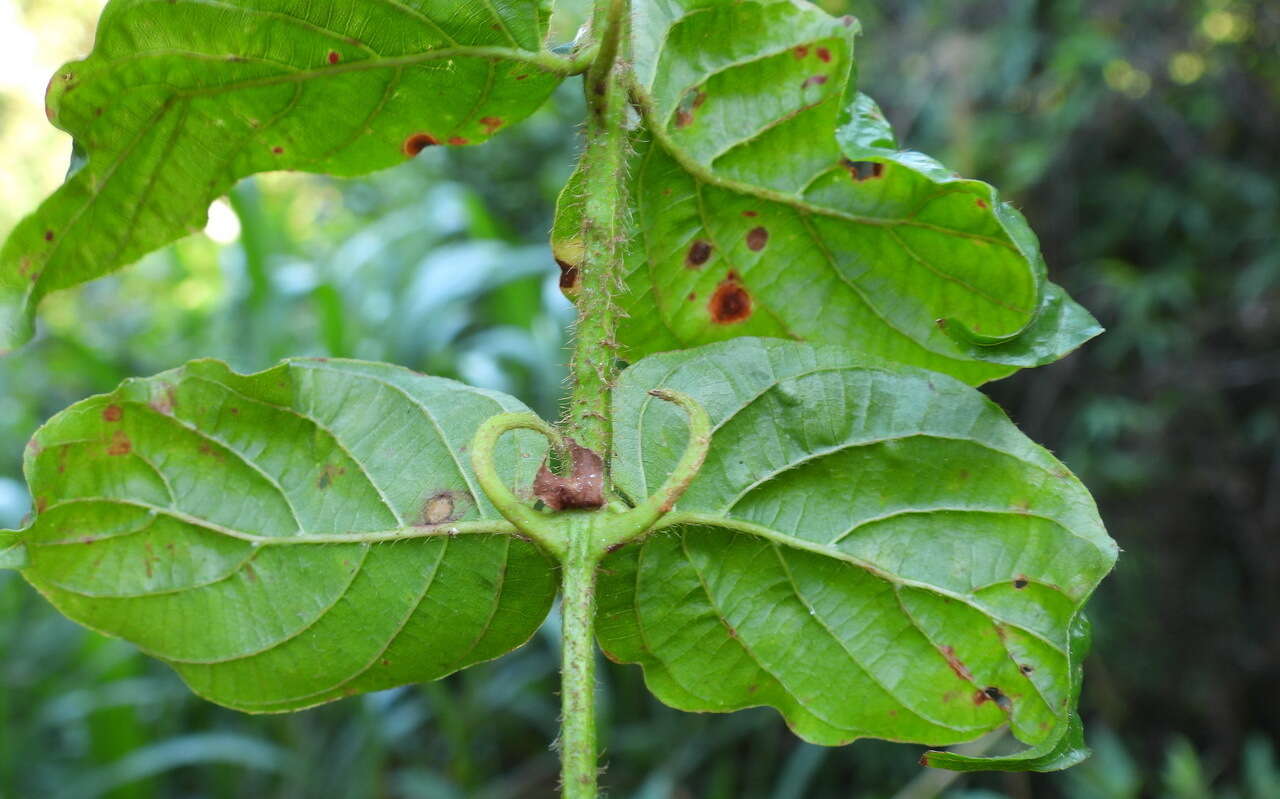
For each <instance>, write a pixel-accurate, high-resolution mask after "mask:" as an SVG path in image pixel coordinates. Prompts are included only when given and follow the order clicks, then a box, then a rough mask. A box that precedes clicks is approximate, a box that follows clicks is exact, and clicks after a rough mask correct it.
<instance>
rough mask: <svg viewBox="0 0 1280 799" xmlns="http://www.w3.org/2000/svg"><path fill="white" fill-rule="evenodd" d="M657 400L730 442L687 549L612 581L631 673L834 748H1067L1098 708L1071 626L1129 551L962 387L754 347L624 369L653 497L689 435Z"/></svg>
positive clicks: (680, 542)
mask: <svg viewBox="0 0 1280 799" xmlns="http://www.w3.org/2000/svg"><path fill="white" fill-rule="evenodd" d="M655 388H664V389H669V390H674V391H679V392H683V393H685V394H687V395H689V396H691V397H693V398H694V399H695V400H697V401H698V402H700V403H701V404H702V405H703V406H704V407H705V408H706V410H707V412H708V414H709V415H710V417H711V420H712V423H713V426H714V431H715V432H714V433H713V436H712V439H711V446H710V452H709V454H708V456H707V460H706V463H705V464H704V465H703V467H702V470H701V472H699V474H698V476H697V477H696V478H695V479H694V481H693V483H692V484H691V485H690V486H689V488H688V490H687V491H686V493H685V494H684V496H683V497H682V498H681V499H680V500H679V502H678V503H677V504H676V507H675V509H674V511H673V513H672V515H671V516H669V517H668V518H667V520H666V522H665V526H668V527H670V528H671V529H670V531H669V532H659V533H655V534H653V535H651V536H649V537H648V538H646V539H644V540H643V541H641V542H640V543H638V544H635V545H631V546H628V547H626V548H624V549H622V550H619V551H618V552H616V553H614V554H613V555H611V556H610V557H609V558H608V559H607V560H606V561H605V562H604V564H603V569H604V577H603V578H602V580H601V585H600V592H599V594H600V615H599V637H600V641H601V644H602V646H603V647H604V649H605V651H606V652H607V653H609V654H610V656H611V657H613V658H615V659H617V660H620V661H623V662H628V663H638V664H640V665H641V666H643V667H644V671H645V677H646V680H647V682H648V684H649V686H650V688H651V689H652V690H653V691H654V693H656V694H657V695H658V697H659V698H661V699H662V700H663V701H664V702H667V703H668V704H670V705H672V706H674V707H677V708H681V709H684V710H693V711H719V712H724V711H731V710H737V709H740V708H745V707H751V706H756V705H768V706H772V707H775V708H777V709H778V710H780V711H781V712H782V714H783V716H784V717H785V718H786V720H787V723H788V724H789V725H791V727H792V728H793V729H794V730H795V731H796V733H797V734H798V735H800V736H801V737H802V738H804V739H806V740H808V741H811V742H814V743H820V744H829V745H833V744H841V743H845V742H848V741H852V740H854V739H856V738H862V737H877V738H886V739H891V740H900V741H913V742H919V743H926V744H931V745H945V744H952V743H958V742H962V741H967V740H972V739H974V738H977V737H978V736H980V735H982V734H983V733H985V732H987V731H989V730H991V729H993V728H996V727H999V726H1001V725H1003V724H1009V725H1010V726H1011V728H1012V730H1013V732H1014V734H1015V735H1016V736H1017V737H1018V738H1019V739H1020V740H1022V741H1023V742H1025V743H1026V744H1027V745H1028V746H1031V747H1041V748H1044V749H1045V750H1046V751H1050V750H1053V751H1056V749H1057V747H1058V745H1059V742H1060V741H1062V740H1063V739H1064V738H1065V737H1066V736H1068V735H1069V734H1070V728H1071V725H1072V723H1073V722H1072V721H1071V718H1072V716H1071V714H1072V712H1073V711H1074V706H1075V698H1076V693H1077V691H1078V683H1076V682H1075V675H1076V674H1077V669H1078V666H1079V660H1080V657H1081V656H1082V649H1081V646H1080V644H1079V643H1078V642H1073V641H1072V637H1071V633H1070V631H1071V629H1072V625H1073V624H1074V623H1075V622H1076V620H1077V619H1078V618H1079V615H1080V612H1081V608H1082V607H1083V605H1084V603H1085V601H1086V600H1087V599H1088V597H1089V595H1090V594H1091V593H1092V592H1093V590H1094V588H1095V587H1096V586H1097V584H1098V582H1099V581H1100V580H1101V579H1102V577H1103V576H1104V575H1106V573H1107V572H1108V571H1109V570H1110V569H1111V567H1112V565H1113V563H1114V561H1115V558H1116V551H1117V550H1116V546H1115V544H1114V542H1112V541H1111V539H1110V538H1109V537H1108V536H1107V534H1106V531H1105V530H1104V529H1103V526H1102V523H1101V521H1100V520H1099V518H1098V515H1097V510H1096V508H1095V506H1094V503H1093V501H1092V499H1091V498H1090V496H1089V494H1088V492H1087V491H1086V490H1085V488H1084V487H1083V486H1082V485H1081V484H1080V482H1079V481H1078V480H1077V479H1076V478H1075V477H1074V476H1072V475H1071V474H1070V472H1068V471H1067V469H1066V468H1065V467H1064V466H1063V465H1062V464H1061V463H1059V462H1058V461H1057V460H1056V459H1054V458H1053V456H1052V455H1050V454H1049V453H1048V452H1046V451H1045V450H1044V449H1042V448H1041V447H1039V446H1037V445H1036V444H1035V443H1033V442H1031V441H1030V440H1028V439H1027V438H1026V437H1025V436H1023V435H1022V434H1021V433H1020V432H1019V431H1018V430H1017V429H1016V428H1015V427H1014V426H1013V424H1012V423H1010V422H1009V420H1008V419H1007V418H1006V417H1005V415H1004V414H1003V413H1002V412H1001V411H1000V409H999V408H998V407H997V406H996V405H995V404H993V403H992V402H990V401H989V400H988V399H986V398H985V397H984V396H983V395H982V394H980V393H979V392H977V391H975V390H974V389H972V388H970V387H968V386H966V385H964V384H963V383H960V382H959V381H956V380H953V379H951V378H948V377H946V376H944V375H939V374H934V373H930V372H926V371H923V370H918V369H914V368H910V367H903V366H896V365H891V364H884V363H882V362H878V361H872V360H868V359H866V358H865V357H862V356H859V355H856V354H853V353H851V352H850V351H848V350H847V349H843V348H837V347H831V346H813V345H808V344H799V343H793V342H786V341H779V340H770V339H752V338H741V339H735V340H733V341H730V342H723V343H719V344H714V345H708V346H705V347H701V348H698V349H694V350H690V351H686V352H680V353H670V354H667V355H659V356H654V357H650V358H646V359H644V360H642V361H640V362H639V363H637V364H635V365H634V366H632V367H631V368H629V369H628V370H627V371H625V372H624V373H623V375H622V377H621V380H620V384H619V386H618V389H617V392H616V394H615V398H614V405H615V414H616V418H615V428H614V429H615V441H614V447H615V457H616V460H615V463H614V471H613V475H614V479H615V481H616V483H617V485H618V487H619V489H620V490H622V491H623V492H624V493H625V494H627V495H628V496H630V497H633V498H634V497H643V496H646V495H648V494H649V493H651V492H652V490H653V487H654V486H656V485H657V484H658V483H659V482H660V481H661V480H662V479H664V477H665V475H666V474H667V473H668V472H670V470H671V469H672V467H673V465H674V463H675V459H676V458H677V457H678V455H679V453H680V452H681V451H682V449H683V448H684V446H685V439H686V437H687V434H686V432H685V430H686V427H685V423H684V420H683V418H682V417H681V415H680V413H679V411H678V410H676V409H674V408H673V407H671V406H670V405H669V403H664V402H660V401H657V400H655V399H654V398H653V397H652V396H651V395H650V394H649V393H648V392H649V391H650V390H651V389H655ZM1040 754H1044V753H1043V752H1042V753H1040ZM930 758H931V762H937V764H938V765H943V766H945V767H957V766H958V765H959V761H956V760H948V759H947V757H946V756H945V755H934V754H931V755H930ZM1037 763H1039V761H1037ZM1030 765H1036V764H1035V763H1033V764H1030ZM984 767H987V768H990V767H992V766H990V765H987V766H984ZM1008 767H1011V768H1016V767H1020V766H1019V765H1018V764H1017V763H1014V764H1013V765H1010V766H1008ZM1022 767H1026V766H1022Z"/></svg>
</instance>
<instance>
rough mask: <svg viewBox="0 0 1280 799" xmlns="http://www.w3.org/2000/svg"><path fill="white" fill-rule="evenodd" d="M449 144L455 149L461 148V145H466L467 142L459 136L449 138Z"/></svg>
mask: <svg viewBox="0 0 1280 799" xmlns="http://www.w3.org/2000/svg"><path fill="white" fill-rule="evenodd" d="M449 143H450V144H452V145H454V146H455V147H461V146H462V145H464V144H466V143H467V140H466V139H464V138H462V137H461V136H450V137H449Z"/></svg>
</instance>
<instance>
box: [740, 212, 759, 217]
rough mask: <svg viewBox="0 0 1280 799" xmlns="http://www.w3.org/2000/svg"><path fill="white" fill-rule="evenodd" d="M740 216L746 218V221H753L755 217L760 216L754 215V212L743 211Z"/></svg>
mask: <svg viewBox="0 0 1280 799" xmlns="http://www.w3.org/2000/svg"><path fill="white" fill-rule="evenodd" d="M742 215H743V216H745V217H747V218H748V219H755V218H756V217H757V216H760V214H758V213H756V212H755V211H743V212H742Z"/></svg>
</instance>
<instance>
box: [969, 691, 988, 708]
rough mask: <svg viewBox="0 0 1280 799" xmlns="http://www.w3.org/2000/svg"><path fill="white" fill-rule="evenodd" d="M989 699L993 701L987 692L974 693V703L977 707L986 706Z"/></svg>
mask: <svg viewBox="0 0 1280 799" xmlns="http://www.w3.org/2000/svg"><path fill="white" fill-rule="evenodd" d="M989 699H991V697H989V696H987V692H986V691H974V692H973V703H974V704H975V705H982V704H985V703H986V702H987V701H988V700H989Z"/></svg>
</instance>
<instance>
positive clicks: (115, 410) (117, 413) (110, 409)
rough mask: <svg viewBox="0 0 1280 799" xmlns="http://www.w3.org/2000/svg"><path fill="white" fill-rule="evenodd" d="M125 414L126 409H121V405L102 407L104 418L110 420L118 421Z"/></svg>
mask: <svg viewBox="0 0 1280 799" xmlns="http://www.w3.org/2000/svg"><path fill="white" fill-rule="evenodd" d="M122 416H124V411H122V410H120V406H119V405H108V406H107V407H105V408H103V409H102V418H103V419H105V420H106V421H108V422H118V421H120V418H121V417H122Z"/></svg>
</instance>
